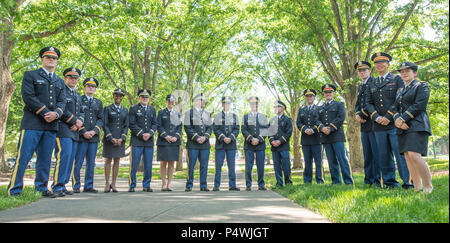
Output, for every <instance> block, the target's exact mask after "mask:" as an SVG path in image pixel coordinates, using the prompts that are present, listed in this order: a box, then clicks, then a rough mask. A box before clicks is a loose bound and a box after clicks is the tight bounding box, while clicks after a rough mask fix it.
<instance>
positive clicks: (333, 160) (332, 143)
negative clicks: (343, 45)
mask: <svg viewBox="0 0 450 243" xmlns="http://www.w3.org/2000/svg"><path fill="white" fill-rule="evenodd" d="M335 91H336V87H335V86H334V85H332V84H325V85H323V86H322V92H323V93H324V94H323V96H324V98H325V104H324V105H322V106H321V107H320V110H319V119H320V122H321V123H322V124H320V126H319V130H320V131H321V132H322V133H323V134H322V143H323V145H324V147H325V152H326V154H327V159H328V165H329V168H330V174H331V180H332V183H333V184H342V182H341V173H340V172H342V178H343V179H344V183H345V184H347V185H352V184H354V182H353V178H352V170H351V166H350V163H349V161H348V158H347V157H348V156H347V150H346V149H345V145H344V143H345V134H344V128H343V125H344V120H345V105H344V103H342V102H339V101H336V100H334V94H335Z"/></svg>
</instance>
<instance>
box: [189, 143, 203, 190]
mask: <svg viewBox="0 0 450 243" xmlns="http://www.w3.org/2000/svg"><path fill="white" fill-rule="evenodd" d="M197 159H198V160H199V161H200V188H206V187H207V184H206V178H207V176H208V161H209V149H188V178H187V181H186V188H192V186H193V184H194V168H195V163H196V162H197Z"/></svg>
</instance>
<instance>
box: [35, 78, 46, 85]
mask: <svg viewBox="0 0 450 243" xmlns="http://www.w3.org/2000/svg"><path fill="white" fill-rule="evenodd" d="M36 83H38V84H44V83H45V80H42V79H38V80H36Z"/></svg>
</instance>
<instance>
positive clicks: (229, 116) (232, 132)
mask: <svg viewBox="0 0 450 243" xmlns="http://www.w3.org/2000/svg"><path fill="white" fill-rule="evenodd" d="M232 101H233V100H232V99H231V98H230V97H223V98H222V103H231V102H232ZM213 131H214V135H215V136H216V146H215V148H216V155H215V160H216V173H215V177H214V189H216V190H218V189H219V187H220V181H221V176H222V166H223V163H224V161H225V156H226V158H227V166H228V186H229V189H230V190H240V189H238V188H237V187H236V172H235V165H236V149H237V146H236V142H237V139H236V138H237V137H238V136H239V131H240V127H239V120H238V117H237V115H236V114H234V113H232V112H229V111H228V112H225V111H222V112H220V113H218V114H216V115H215V116H214V126H213ZM225 138H230V139H231V142H230V143H228V144H227V143H225V142H224V139H225Z"/></svg>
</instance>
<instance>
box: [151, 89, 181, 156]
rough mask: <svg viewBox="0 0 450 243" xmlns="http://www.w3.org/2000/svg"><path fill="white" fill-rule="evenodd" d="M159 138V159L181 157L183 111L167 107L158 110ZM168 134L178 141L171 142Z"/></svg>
mask: <svg viewBox="0 0 450 243" xmlns="http://www.w3.org/2000/svg"><path fill="white" fill-rule="evenodd" d="M167 99H175V96H173V95H168V96H167V97H166V100H167ZM157 121H158V140H157V141H156V145H157V146H158V148H157V150H158V151H157V157H158V161H178V159H179V158H180V145H181V132H182V129H183V127H182V126H183V123H182V118H181V113H180V112H179V111H178V110H176V109H175V108H172V110H169V109H168V108H167V107H166V108H165V109H163V110H160V111H158V117H157ZM167 136H172V137H176V138H177V141H176V142H174V143H169V142H168V141H167V140H166V137H167Z"/></svg>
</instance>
